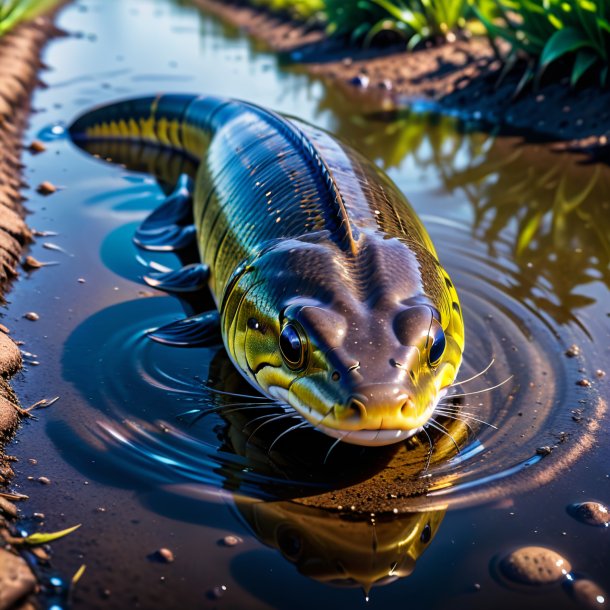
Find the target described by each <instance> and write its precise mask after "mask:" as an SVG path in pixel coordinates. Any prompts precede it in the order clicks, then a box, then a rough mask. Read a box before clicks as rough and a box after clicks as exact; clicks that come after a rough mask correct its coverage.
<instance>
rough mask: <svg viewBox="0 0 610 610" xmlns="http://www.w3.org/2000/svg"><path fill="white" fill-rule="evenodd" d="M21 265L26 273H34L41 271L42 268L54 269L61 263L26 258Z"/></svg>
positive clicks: (30, 257)
mask: <svg viewBox="0 0 610 610" xmlns="http://www.w3.org/2000/svg"><path fill="white" fill-rule="evenodd" d="M21 265H22V267H23V268H24V269H25V270H26V271H33V270H34V269H40V268H41V267H52V266H54V265H59V263H58V262H57V261H48V262H42V261H39V260H38V259H36V258H34V257H33V256H26V257H25V259H24V261H23V263H21Z"/></svg>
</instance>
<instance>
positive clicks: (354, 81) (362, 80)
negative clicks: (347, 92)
mask: <svg viewBox="0 0 610 610" xmlns="http://www.w3.org/2000/svg"><path fill="white" fill-rule="evenodd" d="M348 82H349V84H350V85H354V86H355V87H359V88H360V89H366V88H367V87H368V86H369V83H370V82H371V79H370V78H369V77H368V76H367V75H366V74H357V75H356V76H354V77H353V78H350V79H349V81H348Z"/></svg>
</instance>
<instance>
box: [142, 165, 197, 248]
mask: <svg viewBox="0 0 610 610" xmlns="http://www.w3.org/2000/svg"><path fill="white" fill-rule="evenodd" d="M192 222H193V180H192V179H191V177H190V176H188V175H187V174H181V176H180V178H178V182H177V183H176V187H175V188H174V190H173V191H172V193H171V194H170V195H168V196H167V198H166V199H165V201H164V202H163V203H162V204H161V205H160V206H159V207H158V208H156V209H155V210H153V211H152V212H151V213H150V214H149V215H148V216H147V217H146V219H145V220H144V222H143V223H142V224H141V225H140V226H139V227H138V230H137V231H136V233H135V235H134V238H133V241H134V242H135V243H136V244H137V245H138V246H140V248H143V249H144V250H153V251H157V252H159V251H160V252H172V251H174V250H181V249H183V248H187V247H188V246H190V245H191V244H193V243H194V241H195V227H194V226H193V224H192Z"/></svg>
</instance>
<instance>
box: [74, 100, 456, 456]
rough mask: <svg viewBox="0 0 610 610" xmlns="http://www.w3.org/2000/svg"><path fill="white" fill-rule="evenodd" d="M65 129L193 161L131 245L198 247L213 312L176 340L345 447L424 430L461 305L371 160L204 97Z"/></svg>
mask: <svg viewBox="0 0 610 610" xmlns="http://www.w3.org/2000/svg"><path fill="white" fill-rule="evenodd" d="M70 133H71V136H72V138H73V140H74V141H75V142H77V143H84V142H86V143H87V148H88V150H91V147H93V149H95V142H96V141H108V140H133V141H134V142H140V143H145V144H150V145H153V146H162V147H168V148H171V149H174V150H176V151H180V152H182V153H183V154H185V155H188V156H190V157H192V158H194V159H195V160H196V161H197V162H198V172H197V176H196V179H195V184H194V189H193V197H192V201H193V203H192V210H191V209H190V207H191V204H190V203H188V207H189V210H188V213H189V215H188V220H185V218H186V216H185V211H184V210H183V209H181V205H183V206H184V205H187V204H183V203H180V202H181V201H182V200H186V199H188V197H187V196H186V192H185V189H184V188H183V189H182V191H181V190H180V189H178V191H177V195H176V196H174V198H173V200H172V201H168V203H167V204H166V205H164V206H162V207H163V210H161V211H159V212H157V213H155V212H153V214H152V215H151V217H150V218H149V220H147V221H145V223H144V225H143V227H142V230H141V231H140V232H139V236H136V240H137V241H138V243H140V245H142V246H143V247H147V246H149V247H151V248H153V249H154V248H157V249H163V248H164V247H166V246H167V248H166V249H170V248H172V247H179V246H181V245H184V244H185V243H188V242H189V241H190V240H191V239H193V240H196V243H197V247H198V251H199V255H200V258H201V265H200V266H199V267H198V269H199V271H201V270H205V272H206V274H207V275H209V277H208V284H209V288H210V290H211V292H212V295H213V297H214V300H215V302H216V304H217V307H218V311H217V312H211V313H210V314H206V315H202V316H198V317H196V319H194V320H192V321H191V322H190V323H189V324H183V325H182V326H180V327H178V330H177V332H176V334H177V336H178V339H180V335H182V334H184V336H185V337H187V339H188V336H189V333H190V334H191V335H192V336H197V337H199V338H201V337H213V336H216V335H218V336H221V338H222V341H223V342H224V345H225V347H226V349H227V351H228V353H229V355H230V357H231V359H232V360H233V362H234V363H235V365H236V366H237V367H238V369H239V370H240V371H241V372H242V374H243V375H244V376H245V377H246V378H247V379H248V380H249V381H250V382H251V383H252V384H253V385H254V386H255V387H256V388H257V389H258V390H259V391H260V392H262V393H263V394H265V395H267V396H269V397H271V398H273V399H275V400H278V401H280V402H282V403H284V404H286V405H289V406H290V407H292V408H293V409H295V410H296V411H297V412H298V413H299V414H300V415H301V416H302V417H303V418H304V419H305V420H307V421H308V422H310V423H311V424H312V425H314V426H316V427H317V428H318V429H320V430H322V431H323V432H325V433H327V434H329V435H331V436H334V437H336V438H340V439H342V440H344V441H347V442H351V443H356V444H365V445H382V444H389V443H393V442H396V441H399V440H401V439H404V438H407V437H409V436H411V435H412V434H415V433H416V432H418V431H420V430H421V429H422V427H424V426H425V425H426V424H427V423H428V421H429V419H430V417H431V416H432V415H433V413H434V409H435V407H436V405H437V403H438V401H439V399H440V398H441V397H442V396H443V395H444V393H445V392H446V390H447V387H448V386H449V385H451V384H452V383H453V382H454V380H455V376H456V374H457V371H458V368H459V365H460V363H461V359H462V351H463V347H464V330H463V321H462V312H461V309H460V305H459V301H458V296H457V293H456V290H455V288H454V286H453V284H452V282H451V280H450V278H449V276H448V274H447V273H446V271H445V270H444V269H443V267H442V266H441V264H440V263H439V260H438V258H437V255H436V252H435V249H434V246H433V244H432V242H431V240H430V238H429V236H428V234H427V233H426V230H425V229H424V227H423V225H422V224H421V222H420V221H419V219H418V218H417V216H416V214H415V212H414V211H413V209H412V208H411V206H410V205H409V204H408V202H407V201H406V199H405V197H404V195H403V194H402V192H401V191H400V190H399V189H398V188H397V187H396V185H395V184H394V183H393V182H392V181H391V180H390V179H389V178H388V176H387V175H385V174H384V173H383V172H382V171H381V170H380V169H379V168H377V167H376V166H375V165H374V164H373V163H372V162H370V161H369V160H367V159H366V158H364V157H363V156H362V155H361V154H359V153H358V152H357V151H355V150H354V149H353V148H351V147H350V146H348V145H347V144H345V143H343V142H341V141H339V140H338V139H336V138H335V137H333V136H332V135H331V134H329V133H327V132H325V131H322V130H320V129H318V128H316V127H313V126H311V125H309V124H307V123H305V122H302V121H300V120H298V119H296V118H292V117H285V116H282V115H279V114H277V113H274V112H272V111H269V110H266V109H264V108H262V107H259V106H256V105H254V104H251V103H247V102H243V101H236V100H230V99H222V98H217V97H209V96H192V95H161V96H152V97H146V98H139V99H134V100H127V101H121V102H117V103H114V104H110V105H107V106H103V107H100V108H97V109H94V110H93V111H91V112H89V113H87V114H85V115H83V116H82V117H80V118H79V119H77V120H76V121H75V123H74V124H73V125H72V127H71V128H70ZM181 192H182V194H183V195H184V197H182V199H181V198H180V193H181ZM170 199H172V198H171V197H170ZM177 201H178V203H177ZM191 213H192V216H191ZM177 273H178V276H177V277H178V282H177V283H178V284H180V283H181V282H182V283H186V284H187V285H188V284H189V282H191V283H193V284H195V283H197V282H196V281H195V280H193V279H192V278H191V279H188V278H189V276H188V274H187V273H186V272H184V273H183V274H180V272H177ZM170 275H171V274H170ZM173 277H174V279H175V277H176V274H174V276H173ZM199 279H201V278H200V277H199ZM170 283H171V282H170V281H165V282H163V281H161V282H160V284H161V287H164V284H165V285H169V284H170ZM174 283H176V282H174ZM187 287H188V286H187ZM218 331H219V332H218ZM177 342H179V341H177Z"/></svg>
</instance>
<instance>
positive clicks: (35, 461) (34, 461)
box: [28, 458, 38, 466]
mask: <svg viewBox="0 0 610 610" xmlns="http://www.w3.org/2000/svg"><path fill="white" fill-rule="evenodd" d="M28 464H32V466H36V464H38V460H37V459H36V458H28Z"/></svg>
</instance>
